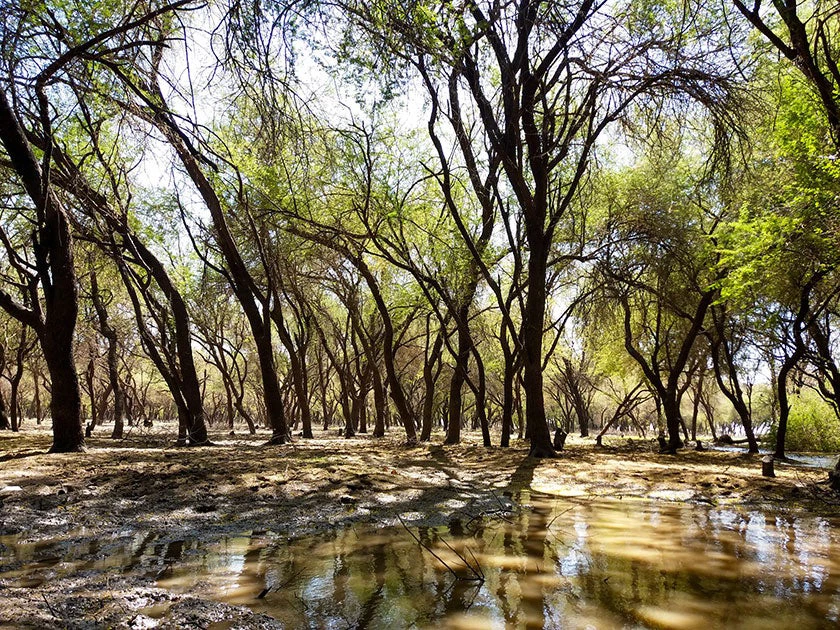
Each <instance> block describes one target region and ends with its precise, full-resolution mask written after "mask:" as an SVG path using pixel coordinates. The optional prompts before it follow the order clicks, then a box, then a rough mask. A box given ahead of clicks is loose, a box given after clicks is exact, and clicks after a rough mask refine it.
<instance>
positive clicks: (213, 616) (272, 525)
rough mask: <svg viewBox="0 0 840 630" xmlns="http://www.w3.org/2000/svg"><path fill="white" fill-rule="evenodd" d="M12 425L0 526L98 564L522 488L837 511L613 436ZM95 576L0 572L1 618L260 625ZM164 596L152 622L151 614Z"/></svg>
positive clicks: (802, 473) (816, 496) (429, 509)
mask: <svg viewBox="0 0 840 630" xmlns="http://www.w3.org/2000/svg"><path fill="white" fill-rule="evenodd" d="M24 429H25V430H24V431H23V432H21V433H17V434H12V433H9V432H3V433H0V536H14V537H15V540H16V541H22V540H23V541H28V542H31V543H33V545H34V544H37V543H38V542H39V541H44V540H56V539H60V540H63V541H66V546H67V547H68V548H72V546H73V545H78V544H80V542H81V541H85V542H86V543H87V542H89V541H91V540H96V541H98V543H99V544H98V545H97V547H96V549H92V550H91V551H90V552H89V553H87V555H86V554H85V553H80V555H81V556H83V557H97V558H98V557H102V558H105V557H106V556H107V554H108V550H109V544H114V545H116V544H118V543H119V542H120V541H125V540H127V539H129V538H130V537H132V536H136V535H137V534H138V532H142V533H143V534H144V535H149V536H153V537H155V540H159V541H160V542H161V544H165V543H166V542H167V541H175V540H181V539H185V538H202V539H207V540H213V539H214V538H218V537H221V536H224V535H227V534H231V533H237V532H242V531H253V530H266V531H271V532H274V533H276V534H279V535H287V536H290V537H294V536H301V535H304V534H313V533H317V532H318V531H322V530H324V529H329V528H335V527H340V526H342V525H346V524H350V523H353V522H359V521H365V522H373V523H382V524H394V523H396V522H398V521H397V517H398V516H402V517H403V518H404V519H405V520H406V521H407V522H409V523H424V524H440V523H446V522H448V521H449V520H451V519H462V520H469V519H472V518H474V517H477V516H479V515H481V514H483V513H488V514H489V513H493V512H494V511H499V510H500V509H503V508H504V507H505V506H507V505H509V504H510V501H511V499H512V498H513V499H514V500H515V499H518V498H519V496H520V495H519V491H520V490H529V489H530V490H534V491H539V492H545V493H549V494H553V495H556V496H558V497H577V498H579V499H582V500H585V499H587V498H592V499H593V500H595V499H599V500H600V499H604V498H609V499H621V500H652V501H678V502H687V503H697V504H708V505H722V504H728V503H733V504H743V503H750V504H771V505H773V506H774V507H776V508H779V507H781V508H785V507H790V508H791V509H797V510H802V509H805V510H807V511H809V512H812V513H815V514H824V515H836V514H838V513H840V508H838V503H840V502H838V501H837V500H836V499H835V498H834V497H833V496H832V495H830V493H828V492H827V490H826V487H825V485H820V484H819V482H822V481H823V480H824V479H825V477H826V473H825V472H824V471H818V470H808V469H802V468H793V467H788V466H783V465H778V466H777V467H776V474H777V477H776V478H774V479H768V478H765V477H762V476H761V460H760V458H759V457H748V456H745V455H741V454H738V453H730V452H694V451H688V450H687V451H684V452H681V453H679V454H678V455H675V456H673V455H671V456H669V455H661V454H659V453H657V452H655V450H654V448H653V445H652V444H651V443H650V442H649V441H644V440H640V439H634V440H627V439H624V438H617V437H616V438H612V440H609V439H608V440H607V441H606V447H604V448H597V447H595V446H594V444H593V442H592V440H582V439H579V438H570V439H569V441H568V443H567V450H566V451H565V452H564V453H563V454H562V455H561V457H559V458H557V459H552V460H533V459H529V458H527V444H526V443H524V442H516V443H515V444H514V446H513V448H510V449H500V448H493V449H485V448H483V447H482V446H481V445H480V440H479V437H478V436H475V435H472V434H468V435H467V436H466V439H465V442H464V443H463V444H461V445H457V446H442V445H441V444H440V442H441V441H442V437H441V436H439V435H438V436H435V441H434V442H433V443H431V444H423V445H419V446H414V447H406V446H404V445H403V443H402V439H401V436H400V435H399V434H398V433H396V432H393V433H392V434H391V435H390V436H388V437H385V438H381V439H374V438H370V437H368V436H359V437H356V438H353V439H349V440H345V439H343V438H341V437H338V436H336V435H335V433H333V432H330V433H324V432H318V433H317V434H316V439H313V440H303V439H297V440H296V441H295V442H294V443H293V444H291V445H285V446H264V443H265V442H266V440H267V438H268V434H265V433H262V434H259V435H257V436H249V435H247V434H242V435H239V434H237V435H235V436H229V435H227V433H226V432H218V433H216V434H212V435H211V439H212V440H213V441H214V442H215V444H216V446H213V447H204V448H177V447H175V446H174V439H173V436H174V428H173V427H162V428H157V427H156V428H155V430H154V431H148V430H147V431H146V432H145V433H144V432H142V431H140V430H139V429H137V428H135V429H133V430H132V432H131V433H130V434H129V436H128V438H127V439H125V440H122V441H112V440H110V439H108V438H107V433H108V432H107V428H106V429H103V430H102V433H101V435H100V436H95V437H93V438H91V439H89V440H88V450H87V452H85V453H81V454H62V455H48V454H46V450H47V449H48V447H49V445H50V435H49V433H48V432H47V431H46V429H44V428H35V427H31V426H26V427H25V428H24ZM2 540H3V539H2V538H0V544H2ZM62 544H65V543H62ZM0 551H2V549H0ZM13 569H14V567H8V566H5V567H0V575H6V574H8V571H9V570H13ZM51 570H52V569H51ZM4 571H5V573H4ZM108 575H110V574H107V573H106V572H105V571H104V569H103V570H91V571H89V572H87V573H86V574H83V575H76V574H74V575H73V576H72V577H62V571H61V567H60V566H59V567H58V568H56V569H55V570H54V579H51V580H48V581H45V582H44V583H42V584H38V585H34V586H33V585H27V586H26V587H24V586H22V585H20V584H19V583H16V582H15V580H14V579H12V578H10V577H8V576H7V577H0V627H5V626H12V627H20V626H30V627H43V628H46V627H100V626H115V627H135V628H140V627H152V626H154V625H159V624H161V623H163V627H166V626H167V625H169V627H178V626H183V625H184V624H194V625H198V626H199V627H206V626H207V625H208V624H210V623H212V622H214V621H217V620H219V619H228V620H231V619H234V620H238V622H237V623H240V627H272V625H273V622H272V620H271V619H270V618H267V617H264V616H260V615H255V614H253V613H251V612H250V611H248V610H247V609H238V608H232V607H230V606H226V605H223V604H218V603H215V602H211V601H205V600H203V599H202V598H201V597H200V596H196V597H184V596H181V595H175V594H173V593H170V592H168V591H166V590H165V589H161V588H157V587H156V586H155V575H154V574H151V575H149V574H143V573H142V572H137V571H135V572H134V573H130V574H125V575H121V576H119V577H118V578H117V579H114V578H113V577H110V578H109V577H108ZM162 603H163V604H165V606H164V608H165V609H166V612H165V614H163V617H164V619H163V621H161V620H160V619H155V617H154V616H153V615H151V614H149V611H150V610H151V611H153V610H154V606H156V605H160V604H162ZM150 607H151V608H150ZM651 614H653V613H651ZM190 615H192V617H190Z"/></svg>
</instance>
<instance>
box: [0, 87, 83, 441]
mask: <svg viewBox="0 0 840 630" xmlns="http://www.w3.org/2000/svg"><path fill="white" fill-rule="evenodd" d="M39 97H40V100H41V106H42V119H44V118H45V117H48V112H47V111H46V107H47V102H46V97H45V96H44V95H43V93H40V94H39ZM45 124H48V123H45ZM0 140H2V142H3V146H4V147H5V149H6V153H7V155H8V158H9V160H10V161H11V163H12V166H13V167H14V169H15V171H16V173H17V174H18V176H19V178H20V180H21V183H22V184H23V186H24V188H25V189H26V192H27V194H28V195H29V197H30V198H31V199H32V201H33V203H34V204H35V206H36V208H37V212H36V214H37V218H38V225H37V228H36V229H35V231H34V233H33V252H34V260H35V268H36V270H37V278H38V281H39V284H40V287H41V290H42V292H43V304H44V313H43V319H41V313H40V310H38V311H32V310H28V309H26V308H25V307H22V306H21V305H18V304H15V303H14V302H13V300H12V299H11V298H10V297H9V296H8V295H6V294H5V293H4V294H3V295H2V304H0V305H2V307H3V308H4V309H5V310H6V311H7V312H9V313H10V314H11V315H12V316H14V317H15V318H16V319H18V320H20V321H21V322H23V323H25V324H27V325H29V326H32V328H34V329H35V330H36V332H37V334H38V340H39V342H40V344H41V350H42V351H43V354H44V358H45V359H46V363H47V370H48V371H49V375H50V382H51V383H52V400H51V402H50V410H51V412H52V422H53V444H52V447H51V449H50V452H54V453H66V452H74V451H82V450H84V445H85V440H84V429H83V426H82V417H81V409H82V404H81V395H80V392H79V379H78V375H77V374H76V367H75V365H74V363H73V344H74V335H75V331H76V319H77V316H78V310H79V302H78V300H79V296H78V287H77V284H76V270H75V268H74V264H73V238H72V234H71V230H70V223H69V221H68V219H67V215H66V214H65V212H64V209H63V208H62V207H61V205H60V204H59V202H58V199H57V198H55V197H54V195H53V194H52V192H51V191H50V189H49V187H48V185H45V182H44V181H43V178H42V174H41V170H40V168H39V166H38V161H37V159H36V158H35V156H34V154H33V153H32V150H31V148H30V146H29V143H28V142H27V140H26V136H25V133H24V131H23V129H22V127H21V125H20V122H19V121H18V119H17V117H16V116H15V114H14V112H13V111H12V108H11V106H10V104H9V102H8V100H7V98H6V93H5V92H4V91H1V90H0ZM34 297H35V299H36V300H37V299H40V298H39V297H38V296H37V295H36V296H34ZM33 308H35V305H33Z"/></svg>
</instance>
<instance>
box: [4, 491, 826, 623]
mask: <svg viewBox="0 0 840 630" xmlns="http://www.w3.org/2000/svg"><path fill="white" fill-rule="evenodd" d="M519 500H520V503H521V506H520V508H518V509H516V510H515V511H511V512H503V513H500V514H499V515H496V516H494V517H490V518H482V519H474V520H472V521H466V520H460V521H453V522H452V523H450V525H449V526H448V527H441V528H423V527H420V528H415V527H412V528H405V527H402V526H397V527H372V526H368V525H365V526H355V527H351V528H347V529H341V530H338V531H335V532H333V533H331V534H328V535H320V536H317V537H304V538H300V539H291V540H290V539H288V538H283V537H277V536H274V535H272V534H270V533H267V532H249V533H244V534H242V535H241V536H233V537H228V538H225V539H222V540H221V541H217V542H213V543H207V542H203V541H200V540H184V541H169V542H166V543H165V542H162V541H160V540H157V539H154V538H152V537H149V536H143V535H137V536H135V537H132V538H129V539H128V540H123V541H122V542H120V543H119V544H115V545H112V546H110V547H108V546H107V545H105V544H103V543H99V542H96V541H91V542H90V543H89V544H88V545H79V544H73V545H71V546H68V545H67V544H65V541H52V542H50V543H47V544H42V545H39V546H35V545H25V544H22V543H21V542H20V541H19V540H17V539H13V538H12V537H5V538H2V539H0V543H2V545H3V546H2V547H0V565H1V566H0V579H3V580H10V581H11V582H16V583H18V585H21V586H24V585H25V586H38V585H39V584H41V583H43V581H44V580H45V579H56V578H59V577H62V576H68V577H69V576H72V575H73V574H74V573H76V572H79V571H90V570H103V571H122V572H125V571H130V572H140V573H142V574H143V575H147V576H149V577H152V578H154V579H156V581H157V583H158V585H159V586H161V587H163V588H168V589H171V590H173V591H177V592H185V591H190V592H194V593H196V594H199V595H201V596H203V597H208V598H212V599H217V600H220V601H225V602H228V603H232V604H240V605H245V606H248V607H250V608H252V609H253V610H256V611H259V612H265V613H268V614H270V615H272V616H274V617H276V618H277V619H279V620H281V621H282V622H284V623H285V624H286V625H288V626H289V627H312V628H344V627H376V628H402V627H409V626H413V627H421V628H422V627H449V628H487V627H499V628H501V627H505V626H509V627H534V628H539V627H555V628H586V627H592V628H599V629H600V628H647V627H655V628H703V629H704V630H708V629H709V628H761V629H762V630H771V629H775V628H797V630H801V629H805V628H832V627H837V626H838V625H840V527H838V525H840V521H832V520H828V519H824V518H816V517H807V516H802V517H795V516H790V515H787V516H785V515H780V514H773V513H769V512H765V511H758V510H744V511H740V510H737V509H733V508H727V509H721V508H710V507H708V506H698V505H686V504H676V503H675V504H664V505H663V504H661V503H651V502H639V501H637V502H623V501H608V502H607V501H604V502H597V503H593V502H569V501H568V500H565V499H555V498H552V497H549V496H546V495H536V494H527V493H525V494H523V495H522V496H521V497H520V498H519ZM418 541H419V542H418ZM421 543H422V546H421ZM433 554H434V555H433ZM435 556H437V557H435ZM467 565H471V566H472V567H473V568H472V569H470V568H469V567H468V566H467ZM447 566H448V568H447ZM478 577H483V579H474V578H478ZM166 610H167V609H166V606H165V605H164V606H162V607H158V608H155V609H149V610H147V611H145V613H146V614H147V615H149V616H165V615H166Z"/></svg>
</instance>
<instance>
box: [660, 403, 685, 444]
mask: <svg viewBox="0 0 840 630" xmlns="http://www.w3.org/2000/svg"><path fill="white" fill-rule="evenodd" d="M662 394H663V396H662V411H663V413H664V414H665V426H666V428H667V430H668V449H667V450H668V452H669V453H672V454H673V453H676V452H677V450H678V449H681V448H682V447H683V446H685V444H684V443H683V441H682V438H681V437H680V430H681V429H682V426H683V424H684V423H683V419H682V413H681V412H680V404H679V401H678V400H677V393H676V392H673V391H670V390H668V391H665V392H663V393H662Z"/></svg>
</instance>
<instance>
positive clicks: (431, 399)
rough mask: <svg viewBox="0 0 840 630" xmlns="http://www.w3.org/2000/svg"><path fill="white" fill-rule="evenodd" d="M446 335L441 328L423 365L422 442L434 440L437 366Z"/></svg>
mask: <svg viewBox="0 0 840 630" xmlns="http://www.w3.org/2000/svg"><path fill="white" fill-rule="evenodd" d="M444 335H446V331H445V330H444V329H443V327H441V329H440V330H439V331H438V334H437V336H436V337H435V341H434V343H433V344H432V348H431V350H430V351H429V352H428V356H427V357H426V361H425V363H424V364H423V388H424V392H425V395H424V397H423V418H422V421H421V426H420V441H421V442H428V441H429V440H431V439H432V414H433V413H434V409H435V381H436V378H435V377H436V374H439V372H440V370H439V368H438V369H437V370H436V365H438V364H439V362H440V356H441V352H442V351H443V340H444ZM427 344H428V341H427ZM427 347H428V346H427Z"/></svg>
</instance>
